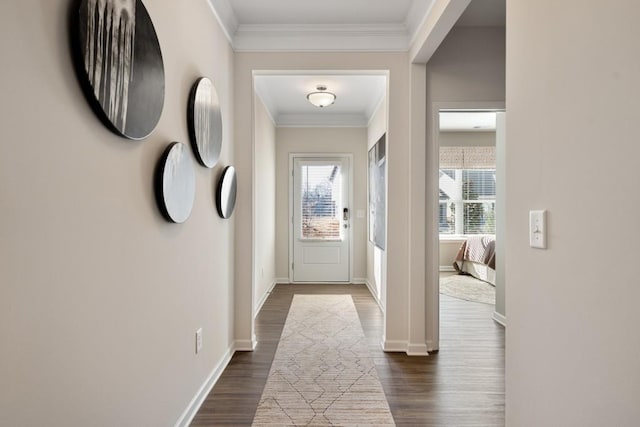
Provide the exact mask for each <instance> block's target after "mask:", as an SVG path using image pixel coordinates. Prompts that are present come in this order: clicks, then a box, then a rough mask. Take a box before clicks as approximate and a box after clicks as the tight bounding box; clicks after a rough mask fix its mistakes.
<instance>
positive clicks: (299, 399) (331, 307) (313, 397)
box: [253, 295, 395, 426]
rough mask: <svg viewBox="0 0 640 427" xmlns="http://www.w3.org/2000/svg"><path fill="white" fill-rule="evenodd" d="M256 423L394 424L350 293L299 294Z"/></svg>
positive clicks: (283, 424)
mask: <svg viewBox="0 0 640 427" xmlns="http://www.w3.org/2000/svg"><path fill="white" fill-rule="evenodd" d="M253 425H254V426H291V425H295V426H307V425H313V426H355V425H358V426H394V425H395V423H394V421H393V417H392V415H391V411H390V410H389V404H388V403H387V399H386V397H385V395H384V391H383V389H382V385H381V384H380V380H379V379H378V374H377V372H376V369H375V366H374V363H373V359H372V358H371V355H370V354H369V351H368V349H367V342H366V339H365V336H364V332H363V330H362V326H361V325H360V319H359V318H358V314H357V312H356V308H355V306H354V305H353V300H352V299H351V296H350V295H295V296H294V298H293V302H292V304H291V308H290V310H289V314H288V316H287V320H286V322H285V325H284V329H283V331H282V336H281V338H280V343H279V344H278V348H277V349H276V354H275V356H274V359H273V364H272V365H271V371H270V372H269V378H268V379H267V383H266V385H265V387H264V391H263V393H262V397H261V399H260V403H259V405H258V409H257V411H256V415H255V417H254V419H253Z"/></svg>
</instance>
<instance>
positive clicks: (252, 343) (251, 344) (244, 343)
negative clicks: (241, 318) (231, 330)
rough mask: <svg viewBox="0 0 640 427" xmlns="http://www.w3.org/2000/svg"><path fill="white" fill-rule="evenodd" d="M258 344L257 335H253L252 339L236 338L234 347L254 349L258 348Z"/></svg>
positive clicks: (242, 349)
mask: <svg viewBox="0 0 640 427" xmlns="http://www.w3.org/2000/svg"><path fill="white" fill-rule="evenodd" d="M257 345H258V340H257V339H256V336H255V335H254V336H253V339H251V340H236V341H235V343H234V345H233V347H234V349H235V351H253V350H255V349H256V346H257Z"/></svg>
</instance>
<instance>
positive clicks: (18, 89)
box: [0, 0, 247, 426]
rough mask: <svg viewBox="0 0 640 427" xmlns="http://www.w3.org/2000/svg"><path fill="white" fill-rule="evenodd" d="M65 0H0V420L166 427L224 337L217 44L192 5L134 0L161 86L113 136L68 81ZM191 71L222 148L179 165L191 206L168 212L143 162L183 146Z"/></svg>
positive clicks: (223, 91)
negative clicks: (142, 115)
mask: <svg viewBox="0 0 640 427" xmlns="http://www.w3.org/2000/svg"><path fill="white" fill-rule="evenodd" d="M69 4H70V2H69V1H67V0H49V1H35V0H30V1H24V2H1V3H0V26H1V27H2V31H3V37H2V39H3V41H2V42H1V43H2V48H1V50H2V64H3V65H2V71H1V72H2V79H0V93H2V102H1V107H0V121H1V126H0V127H1V128H2V142H0V151H1V155H0V174H1V176H2V179H0V198H1V200H2V207H3V213H2V221H0V236H1V238H0V241H1V242H2V243H1V244H0V292H1V296H0V306H1V309H0V336H1V337H2V338H1V339H0V341H1V344H0V360H1V363H0V383H2V384H3V386H2V387H1V388H0V402H2V404H1V409H0V425H6V426H35V425H43V426H44V425H46V426H88V425H101V426H125V425H129V426H134V425H137V426H143V425H144V426H167V425H173V424H174V423H175V422H176V421H177V419H178V417H179V416H180V414H181V413H182V412H183V411H184V410H185V408H186V407H187V405H188V404H189V402H190V400H191V399H192V398H193V397H194V395H196V393H197V391H198V389H199V388H200V387H201V386H202V384H203V383H204V382H205V381H206V380H207V378H208V376H209V375H210V374H211V373H212V371H213V370H214V368H215V367H216V366H217V364H218V363H219V362H220V361H222V359H223V357H224V356H225V354H226V352H227V351H228V350H229V349H230V347H231V346H232V342H233V335H232V333H233V331H232V329H231V327H232V321H233V317H232V316H233V309H232V303H233V294H232V289H233V281H234V270H233V264H234V255H233V253H234V242H233V229H234V219H233V218H232V219H231V220H222V219H220V218H219V217H218V215H217V213H216V208H215V197H214V194H215V193H214V186H215V184H216V183H217V179H218V176H219V175H220V172H221V170H222V167H223V166H224V165H227V164H231V163H233V158H234V148H233V147H234V144H233V139H234V137H233V133H234V130H233V126H232V124H233V114H234V110H233V102H232V101H233V91H232V88H233V80H232V79H233V75H234V73H233V53H232V51H231V49H230V47H229V45H228V43H227V41H226V39H225V37H224V36H223V34H222V33H221V31H220V30H219V29H218V25H217V22H216V19H215V18H214V16H213V14H212V13H211V10H210V8H209V6H208V4H207V3H206V2H204V1H201V2H186V3H184V4H182V3H181V4H180V5H179V6H178V5H174V4H173V3H169V2H163V1H160V0H145V5H146V7H147V9H148V11H149V14H150V16H151V17H152V20H153V22H154V25H155V28H156V31H157V33H158V37H159V40H160V45H161V48H162V54H163V56H164V64H165V73H166V96H165V103H164V110H163V113H162V117H161V120H160V123H159V125H158V127H157V129H156V130H155V132H154V133H153V134H152V135H151V136H150V137H149V138H148V139H146V140H144V141H130V140H125V139H123V138H120V137H118V136H116V135H114V134H113V133H111V132H110V131H109V130H107V129H106V128H105V127H104V126H103V125H102V123H101V122H100V121H99V120H98V119H97V118H96V116H95V115H94V113H93V112H92V110H91V109H90V107H89V105H88V103H87V101H86V99H85V98H84V96H83V94H82V92H81V90H80V86H79V84H78V82H77V80H76V77H75V74H74V70H73V67H72V63H71V58H70V54H69V41H68V34H67V31H68V22H67V13H68V10H69ZM203 75H204V76H208V77H210V78H211V79H212V80H213V82H214V84H215V86H216V87H217V90H218V94H219V97H220V102H221V106H222V112H223V123H224V143H223V149H222V157H221V160H220V163H219V164H218V166H216V168H215V169H213V170H211V169H206V168H204V167H201V166H199V165H195V170H196V185H197V190H196V199H195V205H194V208H193V212H192V214H191V217H190V218H189V219H188V220H187V222H186V223H184V224H181V225H177V224H169V223H168V222H166V221H165V220H164V219H163V218H162V217H161V215H160V213H159V210H158V208H157V205H156V201H155V198H154V193H153V173H154V168H155V166H156V162H157V161H158V159H159V157H160V155H161V153H162V152H163V150H164V149H165V147H166V146H167V145H168V144H169V143H170V142H171V141H182V142H188V133H187V127H186V106H187V104H186V102H187V99H188V95H189V90H190V87H191V85H192V84H193V82H194V81H195V79H196V78H197V77H200V76H203ZM194 162H195V160H194ZM194 164H195V163H194ZM246 179H247V178H246V177H244V176H241V177H240V181H241V182H243V181H245V180H246ZM199 327H202V328H203V333H204V340H203V343H204V346H203V349H202V352H201V353H200V354H198V355H196V354H195V352H194V346H195V337H194V335H195V331H196V329H197V328H199Z"/></svg>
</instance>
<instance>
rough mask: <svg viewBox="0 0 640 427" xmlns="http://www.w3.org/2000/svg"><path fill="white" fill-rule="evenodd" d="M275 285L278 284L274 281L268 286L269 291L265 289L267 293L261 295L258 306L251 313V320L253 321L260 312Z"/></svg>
mask: <svg viewBox="0 0 640 427" xmlns="http://www.w3.org/2000/svg"><path fill="white" fill-rule="evenodd" d="M277 284H278V282H277V281H276V280H275V279H274V280H273V281H272V282H271V285H269V289H267V292H265V293H264V295H262V297H261V298H260V301H259V302H258V305H257V307H256V309H255V311H254V312H253V318H254V319H255V318H256V316H257V315H258V313H260V310H262V306H263V305H264V303H265V302H266V301H267V298H269V295H271V292H272V291H273V288H275V287H276V285H277Z"/></svg>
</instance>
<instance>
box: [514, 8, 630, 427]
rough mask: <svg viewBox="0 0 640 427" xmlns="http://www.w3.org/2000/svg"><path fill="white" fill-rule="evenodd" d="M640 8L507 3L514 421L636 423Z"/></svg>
mask: <svg viewBox="0 0 640 427" xmlns="http://www.w3.org/2000/svg"><path fill="white" fill-rule="evenodd" d="M550 12H551V13H550ZM638 16H640V3H638V2H636V1H633V0H621V1H618V2H616V3H615V7H614V5H612V4H610V3H601V2H582V1H577V0H572V1H566V2H556V1H550V0H542V1H538V2H531V1H525V0H509V4H508V7H507V95H508V96H507V120H508V122H507V144H508V147H507V176H508V180H507V226H508V229H509V235H508V236H507V248H506V251H507V254H508V256H509V261H508V268H507V272H506V273H507V281H508V283H509V289H508V292H507V305H508V307H509V326H508V328H507V331H506V332H507V341H506V351H507V364H506V366H507V371H506V387H507V390H508V393H507V402H506V403H507V425H510V426H523V427H527V426H541V425H547V426H569V425H571V426H602V425H617V426H631V425H638V424H639V423H640V405H638V396H640V365H639V364H638V355H639V354H640V334H638V330H637V327H638V325H640V310H638V301H640V286H638V284H639V280H638V272H637V270H636V268H635V266H636V265H637V263H638V261H637V260H638V255H639V251H638V244H637V239H638V230H637V227H635V226H633V224H635V223H637V220H638V215H637V212H638V209H640V196H639V194H640V193H639V192H638V188H637V184H638V182H639V180H640V175H639V172H638V159H639V158H640V145H639V144H638V137H637V135H638V132H637V123H638V121H639V120H640V113H639V111H640V110H639V109H638V99H640V85H639V84H638V76H639V75H640V56H639V55H637V52H638V40H640V27H639V26H638V25H637V17H638ZM587 206H588V207H589V208H587V209H585V207H587ZM531 209H547V210H548V234H547V237H548V249H547V250H539V249H538V250H536V249H531V248H529V237H528V232H527V230H528V213H529V210H531Z"/></svg>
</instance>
